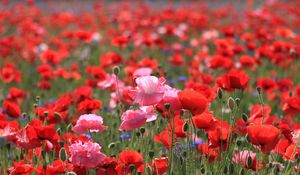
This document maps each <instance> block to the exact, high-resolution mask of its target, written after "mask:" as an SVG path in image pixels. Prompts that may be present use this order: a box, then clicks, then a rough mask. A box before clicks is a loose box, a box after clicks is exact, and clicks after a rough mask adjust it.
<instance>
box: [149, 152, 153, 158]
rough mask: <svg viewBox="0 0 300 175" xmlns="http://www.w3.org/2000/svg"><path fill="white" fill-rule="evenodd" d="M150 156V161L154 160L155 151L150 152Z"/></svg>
mask: <svg viewBox="0 0 300 175" xmlns="http://www.w3.org/2000/svg"><path fill="white" fill-rule="evenodd" d="M148 155H149V157H150V159H153V157H154V151H149V152H148Z"/></svg>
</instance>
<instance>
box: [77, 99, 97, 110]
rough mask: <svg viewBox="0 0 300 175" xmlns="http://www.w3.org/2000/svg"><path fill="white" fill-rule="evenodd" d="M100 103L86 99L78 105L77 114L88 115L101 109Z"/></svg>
mask: <svg viewBox="0 0 300 175" xmlns="http://www.w3.org/2000/svg"><path fill="white" fill-rule="evenodd" d="M101 107H102V102H101V101H100V100H95V99H86V100H84V101H82V102H80V103H79V104H78V108H77V112H78V113H79V114H89V113H93V112H94V111H96V110H99V109H101Z"/></svg>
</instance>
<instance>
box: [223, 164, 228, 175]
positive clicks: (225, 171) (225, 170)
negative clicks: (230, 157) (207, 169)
mask: <svg viewBox="0 0 300 175" xmlns="http://www.w3.org/2000/svg"><path fill="white" fill-rule="evenodd" d="M223 173H224V174H227V173H228V167H227V166H225V167H224V169H223Z"/></svg>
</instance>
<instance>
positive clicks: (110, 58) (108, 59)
mask: <svg viewBox="0 0 300 175" xmlns="http://www.w3.org/2000/svg"><path fill="white" fill-rule="evenodd" d="M99 62H100V63H101V66H103V67H104V68H105V67H109V66H114V65H117V64H119V63H121V62H122V57H121V56H120V55H119V54H117V53H114V52H106V53H105V54H103V55H102V56H101V57H100V58H99Z"/></svg>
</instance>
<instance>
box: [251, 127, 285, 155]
mask: <svg viewBox="0 0 300 175" xmlns="http://www.w3.org/2000/svg"><path fill="white" fill-rule="evenodd" d="M247 133H248V136H249V139H250V141H251V143H252V144H254V145H257V146H260V148H261V150H262V152H263V153H267V152H269V151H271V150H272V149H274V148H275V146H276V144H277V142H278V141H279V136H280V135H279V134H280V131H279V129H277V128H276V127H275V126H273V125H268V124H266V125H262V124H257V125H250V126H248V127H247Z"/></svg>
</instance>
